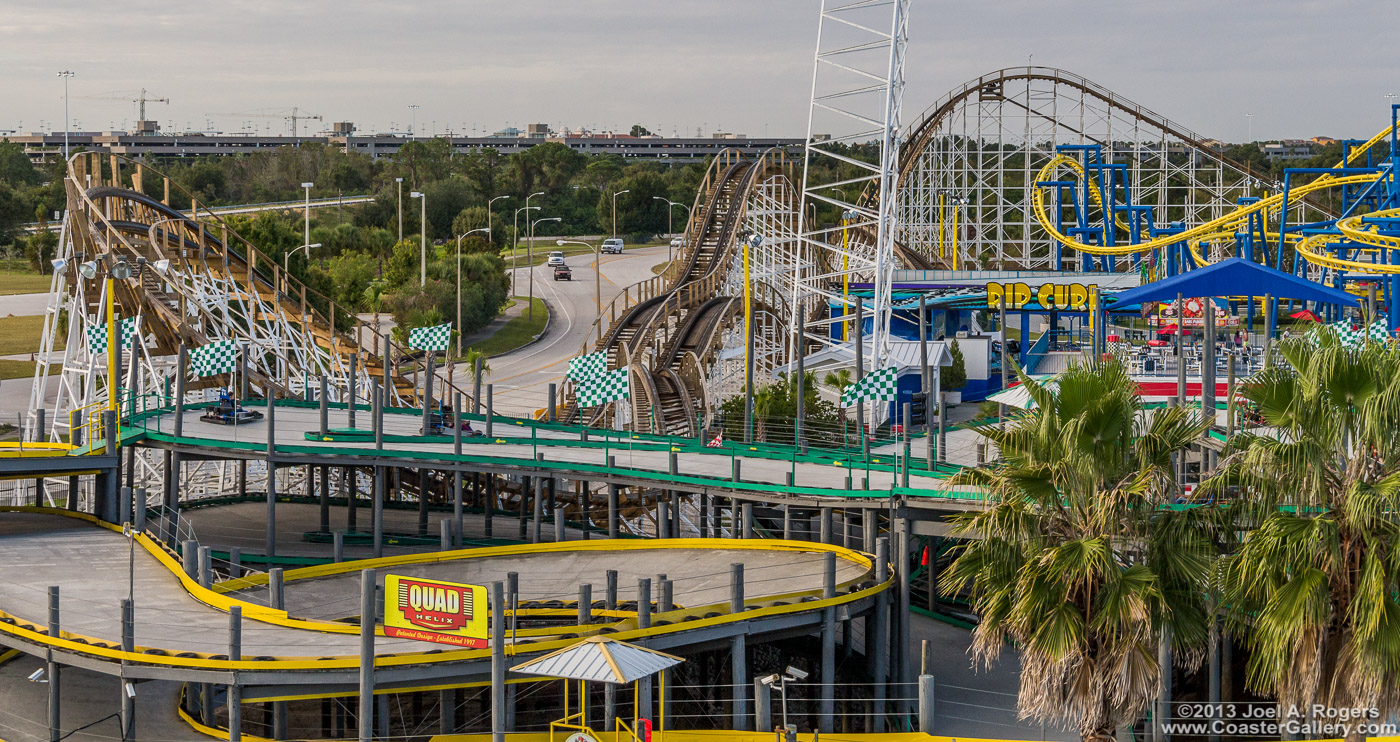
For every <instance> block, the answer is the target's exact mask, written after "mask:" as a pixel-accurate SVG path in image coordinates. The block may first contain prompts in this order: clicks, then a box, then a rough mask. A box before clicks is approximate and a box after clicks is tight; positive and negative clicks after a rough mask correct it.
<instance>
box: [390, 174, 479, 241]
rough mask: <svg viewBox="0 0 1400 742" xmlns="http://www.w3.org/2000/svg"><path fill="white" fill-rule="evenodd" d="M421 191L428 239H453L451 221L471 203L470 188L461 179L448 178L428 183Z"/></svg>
mask: <svg viewBox="0 0 1400 742" xmlns="http://www.w3.org/2000/svg"><path fill="white" fill-rule="evenodd" d="M422 191H423V193H425V194H426V195H427V199H428V204H427V211H428V239H429V240H434V239H439V240H443V239H447V238H449V237H455V236H456V234H453V232H452V220H453V219H455V218H456V217H457V215H458V214H460V213H462V210H463V209H465V208H467V205H468V204H470V203H471V200H472V192H471V186H470V185H468V184H467V181H465V180H462V179H461V178H449V179H447V180H439V181H435V182H433V183H429V184H428V185H425V186H423V188H422ZM485 222H486V220H485V219H482V224H483V225H484V224H485ZM458 234H460V233H458ZM404 236H405V237H407V236H408V235H406V234H405V235H404Z"/></svg>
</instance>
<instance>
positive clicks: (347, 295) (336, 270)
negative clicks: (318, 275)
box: [330, 252, 375, 310]
mask: <svg viewBox="0 0 1400 742" xmlns="http://www.w3.org/2000/svg"><path fill="white" fill-rule="evenodd" d="M374 273H375V260H374V258H373V257H371V256H370V255H369V254H368V253H363V252H343V253H341V254H339V255H337V256H335V257H333V258H331V260H330V277H331V287H332V291H333V293H332V296H333V297H334V298H335V300H336V302H338V303H340V304H344V305H345V306H347V307H352V308H354V309H356V310H360V309H364V308H365V305H364V297H365V290H366V289H368V288H369V285H370V282H371V281H373V280H374Z"/></svg>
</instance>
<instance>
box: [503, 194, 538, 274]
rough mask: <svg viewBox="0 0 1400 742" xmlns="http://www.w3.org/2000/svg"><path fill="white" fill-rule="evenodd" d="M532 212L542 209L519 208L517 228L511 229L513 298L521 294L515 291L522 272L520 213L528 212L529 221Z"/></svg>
mask: <svg viewBox="0 0 1400 742" xmlns="http://www.w3.org/2000/svg"><path fill="white" fill-rule="evenodd" d="M527 200H528V199H527ZM532 210H533V211H539V210H540V207H538V206H521V207H520V208H518V209H516V210H515V226H513V227H512V228H511V236H510V242H511V246H510V295H511V296H519V295H520V294H519V292H517V291H516V290H515V274H516V273H519V272H520V271H518V270H516V268H517V267H519V266H518V263H519V258H520V212H522V211H524V212H526V213H525V218H526V219H529V218H530V214H529V212H530V211H532Z"/></svg>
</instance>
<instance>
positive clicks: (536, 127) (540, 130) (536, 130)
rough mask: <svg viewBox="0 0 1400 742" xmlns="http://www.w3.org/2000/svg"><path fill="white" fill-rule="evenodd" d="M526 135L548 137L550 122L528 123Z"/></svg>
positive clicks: (533, 137)
mask: <svg viewBox="0 0 1400 742" xmlns="http://www.w3.org/2000/svg"><path fill="white" fill-rule="evenodd" d="M525 136H527V137H529V138H531V139H548V138H549V124H527V125H526V126H525Z"/></svg>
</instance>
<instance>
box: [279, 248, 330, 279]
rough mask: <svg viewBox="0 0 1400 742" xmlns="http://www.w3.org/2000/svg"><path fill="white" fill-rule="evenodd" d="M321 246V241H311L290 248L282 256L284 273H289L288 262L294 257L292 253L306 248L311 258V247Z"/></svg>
mask: <svg viewBox="0 0 1400 742" xmlns="http://www.w3.org/2000/svg"><path fill="white" fill-rule="evenodd" d="M320 246H321V243H319V242H310V243H307V244H304V245H297V246H296V247H294V248H292V249H290V250H288V251H287V252H286V253H285V254H284V255H283V256H282V275H287V263H288V261H290V260H291V259H292V255H294V254H296V251H297V250H305V251H306V255H307V257H308V258H309V257H311V248H313V247H320Z"/></svg>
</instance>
